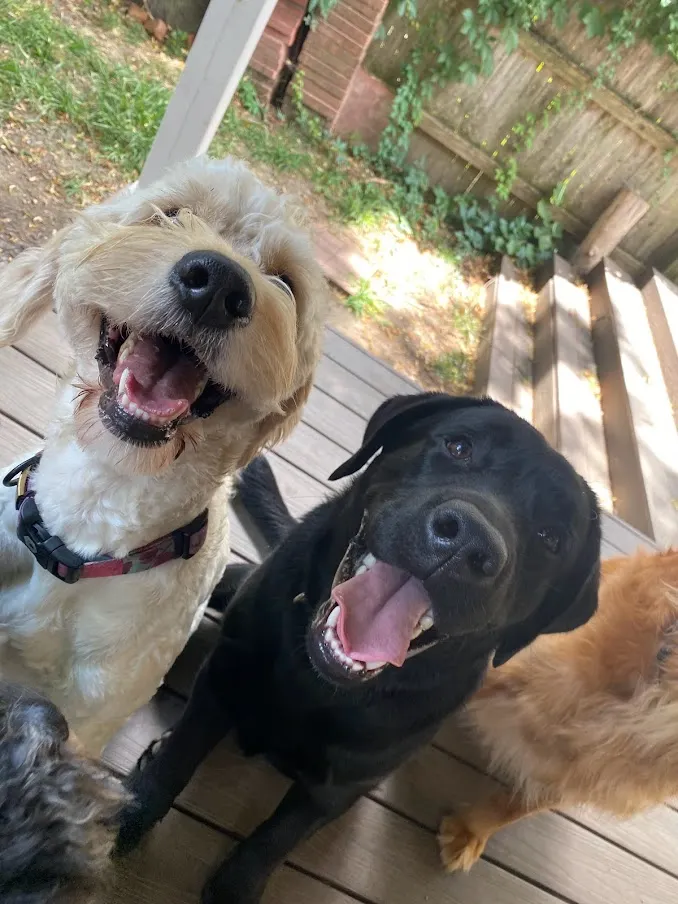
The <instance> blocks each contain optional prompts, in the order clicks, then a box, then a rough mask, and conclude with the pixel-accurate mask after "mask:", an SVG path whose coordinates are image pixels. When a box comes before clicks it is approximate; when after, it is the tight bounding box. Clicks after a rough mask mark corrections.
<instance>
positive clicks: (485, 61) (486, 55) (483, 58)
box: [480, 44, 494, 78]
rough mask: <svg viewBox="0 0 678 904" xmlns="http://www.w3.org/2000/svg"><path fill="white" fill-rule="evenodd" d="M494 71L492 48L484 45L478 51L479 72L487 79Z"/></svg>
mask: <svg viewBox="0 0 678 904" xmlns="http://www.w3.org/2000/svg"><path fill="white" fill-rule="evenodd" d="M493 69H494V54H493V53H492V48H491V47H489V46H488V45H487V44H485V45H484V46H483V47H482V49H481V51H480V71H481V73H482V75H484V76H485V77H486V78H489V76H490V75H492V70H493Z"/></svg>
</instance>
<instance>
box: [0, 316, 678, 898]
mask: <svg viewBox="0 0 678 904" xmlns="http://www.w3.org/2000/svg"><path fill="white" fill-rule="evenodd" d="M54 329H55V325H54V319H53V316H52V315H50V317H48V318H46V319H45V320H44V321H42V322H41V323H40V324H38V325H37V326H36V327H35V328H34V330H33V331H32V333H31V334H30V335H29V336H28V337H27V338H26V339H25V340H23V341H21V342H20V343H18V345H17V347H16V348H8V349H3V350H1V351H0V368H1V371H2V379H1V380H0V446H1V451H2V460H4V461H5V462H6V463H10V462H11V461H12V460H14V459H16V458H17V457H20V456H22V455H24V454H25V453H27V452H29V451H32V450H33V449H35V448H37V447H39V445H40V441H41V434H42V432H43V430H44V428H45V425H46V423H47V420H48V418H49V416H50V411H51V404H52V397H53V392H54V386H55V376H54V374H55V372H56V371H58V370H59V368H60V366H61V365H62V364H63V360H64V359H63V352H62V351H61V350H60V348H59V347H58V345H57V344H55V342H54ZM413 391H415V387H413V385H412V384H411V383H409V382H408V381H406V380H404V379H403V378H402V377H400V376H398V375H397V374H395V373H394V372H393V371H391V370H389V369H388V368H387V367H385V366H384V365H382V364H381V363H380V362H378V361H376V360H375V359H373V358H372V357H370V356H369V355H368V354H366V353H365V352H363V351H362V350H360V349H359V348H357V347H356V346H354V345H353V344H352V343H350V342H349V341H348V340H346V339H345V338H343V337H342V336H340V335H339V334H337V333H335V332H332V331H329V332H328V333H327V339H326V343H325V355H324V357H323V360H322V363H321V366H320V369H319V371H318V377H317V381H316V387H315V389H314V392H313V394H312V396H311V399H310V402H309V405H308V407H307V409H306V412H305V416H304V420H303V423H302V424H301V425H300V426H299V428H298V429H297V430H296V432H295V433H294V435H293V436H292V437H291V438H290V439H289V440H288V441H287V442H286V443H285V444H284V445H283V446H281V447H280V448H279V449H278V450H277V451H276V452H275V453H272V454H271V456H270V460H271V463H272V465H273V468H274V470H275V472H276V474H277V476H278V479H279V481H280V484H281V487H282V491H283V494H284V495H285V497H286V499H287V500H288V502H289V504H290V506H291V508H292V509H293V510H294V512H295V513H298V514H301V513H302V512H304V511H306V510H307V509H308V508H310V507H311V506H313V505H314V504H315V503H316V502H317V501H318V500H320V499H322V498H323V496H324V495H325V494H326V493H327V491H328V484H327V483H326V477H327V475H328V474H329V473H330V472H331V471H332V470H333V469H334V467H335V466H336V465H337V464H339V463H340V462H341V461H342V460H343V459H344V458H345V457H346V454H347V453H348V452H351V451H352V450H353V449H355V447H356V446H357V445H358V444H359V441H360V438H361V435H362V432H363V429H364V426H365V422H366V419H367V418H368V417H369V415H370V414H371V412H372V411H373V410H374V408H375V407H376V406H377V405H378V404H379V403H380V402H381V401H382V400H383V399H384V398H385V397H386V396H388V395H392V394H394V393H400V392H413ZM604 530H605V554H606V555H617V554H620V553H629V552H631V551H633V550H634V549H635V548H636V547H637V546H638V545H649V544H648V543H647V541H646V540H645V539H644V538H643V537H642V536H641V535H640V534H638V533H637V532H635V531H634V530H632V529H630V528H628V527H627V526H626V525H624V524H623V523H622V522H620V521H618V520H616V519H613V518H608V517H606V518H605V525H604ZM232 541H233V546H232V548H233V555H234V557H239V558H241V559H247V560H251V561H255V560H256V558H257V553H256V550H255V548H254V546H253V544H252V542H251V541H250V539H249V538H248V537H247V536H246V534H245V532H244V530H243V528H242V526H241V525H240V524H239V522H238V521H237V519H236V518H235V517H234V518H233V521H232ZM216 631H217V624H216V621H214V620H213V619H212V618H211V617H210V616H209V614H208V616H207V617H206V618H205V619H204V621H203V625H202V627H201V629H200V630H199V631H198V632H197V633H196V635H195V636H194V637H193V639H192V640H191V642H190V644H189V646H188V648H187V649H186V651H185V652H184V653H183V654H182V656H181V657H180V659H179V660H178V662H177V663H176V665H175V667H174V668H173V669H172V671H171V673H170V674H169V676H168V678H167V682H166V686H165V687H164V688H163V689H162V690H161V691H160V692H159V693H158V695H157V696H156V698H155V699H154V700H153V701H152V702H151V703H150V704H149V705H148V706H147V707H145V708H144V709H143V710H141V711H140V712H139V713H137V714H136V715H135V716H134V717H133V718H132V719H130V721H129V722H128V724H127V726H126V727H125V728H124V729H123V731H122V732H121V733H120V734H119V735H118V736H117V737H116V738H115V739H114V741H113V742H112V743H111V744H110V745H109V747H108V749H107V751H106V754H105V759H106V762H107V763H108V765H109V766H110V767H111V768H112V769H114V770H116V771H117V772H119V773H123V772H125V771H127V770H128V769H129V768H130V767H131V766H132V765H133V763H134V762H135V760H136V758H137V757H138V755H139V754H140V753H141V751H142V750H143V749H144V747H145V746H146V744H147V743H148V742H149V741H150V740H151V739H153V738H155V737H157V735H158V734H160V732H161V731H162V730H164V728H165V727H167V726H168V725H169V724H171V723H172V722H173V720H174V719H176V718H177V716H178V714H179V713H180V712H181V709H182V707H183V705H184V701H185V699H186V695H187V693H188V691H189V688H190V684H191V681H192V677H193V675H194V674H195V669H196V667H197V665H198V664H199V662H200V661H201V659H202V657H203V656H204V655H205V652H206V651H207V650H208V649H209V645H210V643H211V642H212V641H213V639H214V637H215V634H216ZM477 763H478V758H477V756H476V755H475V752H474V751H473V749H472V747H471V745H470V743H469V742H468V740H467V739H465V738H464V737H463V735H462V734H461V733H460V732H459V731H458V730H457V729H456V728H455V725H454V723H453V722H450V723H449V724H448V725H446V726H445V727H444V728H443V730H442V731H441V732H440V734H439V736H438V737H437V738H436V740H435V742H434V743H433V744H431V745H430V746H428V747H426V748H424V749H423V750H421V751H420V753H419V754H418V755H417V756H416V757H415V758H414V759H413V760H412V761H411V762H409V763H408V764H407V765H406V766H404V767H403V768H402V769H400V770H399V772H397V773H396V774H395V775H393V776H392V777H391V778H389V779H388V780H387V781H385V782H384V783H383V785H381V786H380V787H379V788H378V789H377V790H376V791H374V793H373V794H371V795H369V797H366V798H364V799H363V800H361V801H360V802H359V804H358V805H356V806H355V807H354V808H353V810H352V811H351V812H350V813H348V814H347V815H346V816H345V817H344V818H343V819H341V820H340V821H338V822H336V823H335V824H333V825H330V826H328V827H327V828H326V829H324V830H323V831H322V832H320V833H319V834H318V835H317V836H316V837H315V838H313V839H312V840H311V841H309V842H308V843H306V844H304V845H302V846H301V847H300V848H298V849H297V850H296V851H295V852H294V853H293V855H292V857H291V859H290V862H289V864H288V865H287V866H285V867H284V868H283V869H282V870H280V872H279V873H278V874H277V875H276V876H275V878H274V880H273V881H272V883H271V885H270V887H269V890H268V893H267V897H266V899H265V900H266V902H268V904H274V902H275V904H351V902H361V904H419V902H422V904H423V902H426V904H557V902H568V904H666V902H667V901H672V900H678V859H677V858H676V856H675V845H676V841H678V812H677V810H676V809H674V808H672V807H670V806H664V807H660V808H658V809H657V810H655V811H653V812H651V813H648V814H646V815H643V816H641V817H638V818H636V819H634V820H631V821H628V822H625V823H618V822H613V821H611V820H609V819H607V818H604V817H601V816H599V815H597V814H593V813H590V812H577V813H562V814H560V813H553V814H546V815H541V816H538V817H535V818H533V819H530V820H527V821H525V822H524V823H519V824H517V825H516V826H513V827H511V828H508V829H506V830H505V831H503V832H502V833H500V834H499V835H498V836H497V837H496V838H495V839H494V840H493V841H492V843H491V844H490V846H489V848H488V851H487V854H486V856H485V857H484V858H483V859H482V861H481V862H480V863H479V864H478V865H477V866H476V867H475V868H474V869H473V871H472V872H471V873H470V874H469V875H462V876H454V877H452V876H448V875H446V874H445V873H443V871H442V870H441V868H440V867H439V865H438V859H437V848H436V842H435V829H436V826H437V823H438V820H439V817H440V816H441V814H443V813H444V812H446V811H448V810H450V809H451V808H453V807H454V805H455V803H458V802H460V801H462V800H464V799H469V800H470V799H473V797H474V795H475V794H476V793H477V792H478V789H480V788H481V787H482V786H483V785H485V784H486V783H488V782H491V781H492V780H491V779H490V778H488V777H487V776H486V775H485V774H484V773H483V771H482V769H481V768H479V766H478V765H477ZM285 787H286V782H285V780H284V779H283V778H281V776H279V775H278V774H277V773H276V772H275V771H274V770H272V769H271V768H269V767H268V766H266V765H265V764H262V763H260V762H258V761H252V760H245V759H243V758H242V757H241V756H239V755H238V753H237V752H236V751H235V750H234V749H232V748H231V747H229V746H228V745H223V746H222V747H220V748H218V749H217V750H216V751H215V753H214V754H213V755H212V757H211V758H210V759H209V760H208V761H207V762H206V763H205V764H204V765H203V767H202V768H201V769H200V770H199V772H198V774H197V775H196V776H195V778H194V780H193V782H192V783H191V785H190V786H189V788H188V789H187V790H186V792H185V793H184V794H183V795H182V796H181V798H180V799H179V801H178V803H177V805H176V807H175V808H174V810H173V811H172V812H171V814H170V815H169V816H168V818H167V819H166V820H165V821H164V822H163V823H162V825H161V826H160V827H159V828H158V829H156V831H155V832H154V833H153V834H152V836H151V837H150V838H149V840H148V842H147V843H146V844H145V845H144V846H143V848H142V850H141V851H139V852H138V853H137V854H136V855H134V856H133V857H132V858H130V859H129V860H128V861H126V862H125V863H124V864H122V865H120V866H118V867H117V868H116V873H115V875H114V879H113V884H112V887H111V889H110V892H109V893H108V895H107V898H106V901H107V902H108V904H112V902H116V904H133V902H134V904H184V902H186V904H189V902H191V904H194V902H197V901H198V895H199V891H200V888H201V886H202V884H203V883H204V881H205V879H206V878H207V876H208V874H209V873H210V871H211V870H212V869H213V868H214V866H215V865H216V864H217V863H218V862H219V861H220V860H221V859H222V858H223V856H224V855H225V853H226V852H227V851H228V850H229V849H230V848H231V847H232V846H233V845H234V843H235V842H236V841H237V840H238V839H239V838H242V837H243V836H244V835H247V834H248V833H249V832H250V831H252V829H253V828H254V827H255V826H256V825H257V823H259V822H260V821H261V820H262V819H263V818H265V817H266V816H267V815H268V814H269V813H270V812H271V810H272V809H273V808H274V806H275V804H276V803H277V801H278V800H279V798H280V796H281V795H282V793H283V790H284V788H285Z"/></svg>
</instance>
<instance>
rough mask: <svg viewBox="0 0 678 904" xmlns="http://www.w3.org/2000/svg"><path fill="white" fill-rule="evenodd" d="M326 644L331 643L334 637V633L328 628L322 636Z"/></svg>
mask: <svg viewBox="0 0 678 904" xmlns="http://www.w3.org/2000/svg"><path fill="white" fill-rule="evenodd" d="M323 636H324V638H325V642H326V643H332V639H333V637H334V631H333V630H332V629H331V628H328V629H327V631H325V634H324V635H323Z"/></svg>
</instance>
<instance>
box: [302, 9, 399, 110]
mask: <svg viewBox="0 0 678 904" xmlns="http://www.w3.org/2000/svg"><path fill="white" fill-rule="evenodd" d="M387 6H388V0H339V3H338V4H337V5H336V6H335V7H334V9H333V10H332V12H331V13H330V15H329V16H328V17H327V19H326V20H323V21H320V22H319V23H318V24H317V25H316V27H315V28H314V29H313V31H311V32H310V33H309V35H308V37H307V38H306V41H305V43H304V46H303V48H302V51H301V55H300V57H299V67H300V68H301V69H303V71H304V101H305V103H306V104H307V106H308V107H310V108H311V109H312V110H315V111H316V112H317V113H319V114H320V115H321V116H323V117H324V118H326V119H327V120H328V125H329V127H330V128H333V127H334V125H335V123H336V120H337V118H338V117H339V115H340V113H341V110H342V107H343V105H344V103H345V101H346V98H347V97H348V95H349V93H350V89H351V82H352V80H353V78H354V76H355V74H356V72H357V71H358V69H359V68H360V64H361V63H362V61H363V59H364V57H365V54H366V52H367V48H368V47H369V45H370V43H371V41H372V38H373V37H374V33H375V31H376V29H377V27H378V25H379V23H380V22H381V20H382V17H383V15H384V12H385V11H386V7H387Z"/></svg>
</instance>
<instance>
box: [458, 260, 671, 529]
mask: <svg viewBox="0 0 678 904" xmlns="http://www.w3.org/2000/svg"><path fill="white" fill-rule="evenodd" d="M516 283H517V277H516V273H515V270H514V269H513V267H512V265H511V264H510V262H509V261H507V260H504V262H503V263H502V267H501V271H500V273H499V275H498V276H497V277H495V279H494V280H492V282H491V284H490V286H489V287H488V292H487V315H486V330H485V336H484V344H483V346H481V355H480V358H479V367H478V371H477V380H476V387H475V388H476V391H477V392H481V393H487V394H488V395H493V396H495V397H496V398H498V399H499V400H501V401H503V402H504V403H505V404H507V405H510V407H512V408H514V410H516V411H518V413H520V414H521V415H522V416H523V417H527V418H528V419H529V420H531V421H532V423H534V425H535V426H536V427H537V428H538V429H539V430H540V431H541V432H542V433H544V435H545V436H546V437H547V439H548V440H549V441H550V442H551V443H552V445H554V446H555V448H557V449H559V450H560V451H561V452H562V453H563V454H564V455H565V456H566V457H567V458H568V459H569V460H570V461H571V462H572V464H573V465H574V467H575V468H576V469H577V470H578V471H579V473H580V474H582V475H583V476H584V477H585V478H586V479H587V480H588V482H589V483H590V485H591V486H592V487H593V488H594V489H595V491H596V493H597V494H598V497H599V499H600V502H601V505H602V507H603V508H604V509H606V510H607V511H611V512H614V513H615V514H617V515H619V516H620V517H621V518H623V519H624V520H625V521H627V522H628V523H629V524H631V525H632V526H633V527H635V528H637V529H638V530H640V531H641V532H642V533H644V534H646V535H647V536H648V537H650V538H652V539H654V540H655V541H656V542H657V543H658V544H659V545H660V546H668V545H671V544H673V545H676V544H678V287H676V286H674V285H673V284H672V283H671V282H669V281H668V280H667V279H666V278H665V277H664V276H663V275H662V274H660V273H658V272H657V271H654V270H652V271H650V272H648V273H647V274H645V275H644V276H643V278H641V279H640V280H638V282H636V281H634V280H633V279H632V278H631V277H630V276H628V274H626V273H624V272H623V271H622V270H621V269H620V268H619V266H617V264H615V263H614V262H613V261H612V260H611V259H609V258H603V259H602V260H601V261H600V262H599V263H598V264H596V266H594V267H593V269H592V270H591V271H590V272H589V273H588V274H587V276H586V280H585V282H583V281H582V282H580V281H577V280H576V278H575V275H574V272H573V269H572V267H571V265H570V264H569V263H568V262H567V261H565V260H563V259H562V258H560V257H558V256H557V255H556V256H554V258H553V261H552V262H551V264H550V266H549V267H547V268H546V269H545V271H544V272H543V273H542V274H540V278H539V281H538V284H539V285H540V290H539V300H538V304H537V311H536V316H535V318H534V323H530V322H529V318H528V316H527V315H526V312H525V311H523V310H522V309H521V305H520V300H519V299H520V293H519V292H518V291H517V290H516ZM526 350H527V351H526ZM530 350H531V353H530ZM526 374H527V375H528V381H527V383H528V385H530V384H531V390H532V392H531V394H530V393H529V391H528V396H530V395H531V397H528V398H526V379H525V377H526ZM530 377H531V379H530ZM517 387H520V391H518V389H517ZM530 412H531V415H530Z"/></svg>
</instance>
